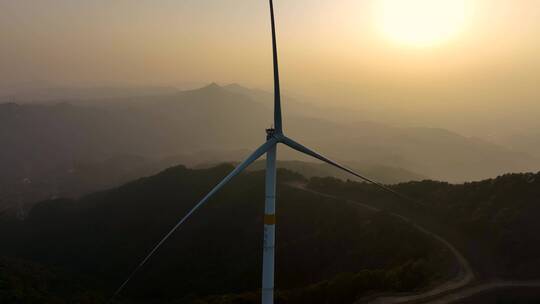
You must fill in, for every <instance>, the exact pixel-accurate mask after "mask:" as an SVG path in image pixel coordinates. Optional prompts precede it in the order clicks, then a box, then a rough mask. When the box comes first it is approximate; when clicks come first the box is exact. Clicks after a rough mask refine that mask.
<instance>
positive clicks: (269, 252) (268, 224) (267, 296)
mask: <svg viewBox="0 0 540 304" xmlns="http://www.w3.org/2000/svg"><path fill="white" fill-rule="evenodd" d="M269 3H270V21H271V28H272V55H273V65H274V128H270V129H267V130H266V142H265V143H264V144H262V145H261V146H260V147H259V148H257V149H256V150H255V151H254V152H253V153H252V154H251V155H249V156H248V157H247V158H246V159H245V160H244V161H243V162H241V163H240V164H239V165H237V166H236V168H234V170H233V171H232V172H231V173H229V175H227V176H226V177H225V178H224V179H223V180H222V181H221V182H219V184H217V185H216V186H215V187H214V188H213V189H212V190H210V192H209V193H208V194H207V195H206V196H205V197H203V198H202V199H201V201H199V202H198V203H197V204H196V205H195V206H194V207H193V208H192V209H191V210H190V211H189V212H188V213H187V214H186V215H185V216H184V217H183V218H181V219H180V221H178V223H177V224H176V225H175V226H174V227H173V228H172V229H171V230H170V231H169V232H168V233H167V234H166V235H165V236H164V237H163V238H162V239H161V240H160V241H159V242H158V243H157V244H156V245H155V246H154V247H153V249H152V250H151V251H150V252H149V253H148V255H147V256H146V257H145V258H144V259H143V260H142V261H141V262H140V263H139V265H137V267H136V268H135V270H133V272H132V273H131V275H130V276H129V277H128V278H127V279H126V280H125V281H124V282H123V283H122V285H121V286H120V287H119V288H118V289H117V290H116V292H115V293H114V295H113V297H114V296H116V295H118V294H119V293H120V292H121V291H122V289H123V288H124V287H125V286H126V284H127V283H128V282H129V281H130V280H131V279H132V278H133V276H134V275H135V274H136V273H137V272H138V271H139V269H140V268H141V267H143V266H144V265H145V264H146V262H148V260H149V259H150V258H151V257H152V256H153V255H154V253H155V252H156V251H157V250H158V249H159V248H160V247H161V245H163V243H164V242H165V241H167V239H168V238H169V237H170V236H171V235H172V234H173V233H174V232H175V231H176V230H178V228H180V226H182V224H183V223H184V222H185V221H186V220H187V219H188V218H190V217H191V215H192V214H193V213H194V212H195V211H197V209H199V208H200V207H201V206H202V205H204V204H205V203H206V202H207V201H208V200H209V199H210V198H211V197H212V196H213V195H214V194H215V193H216V192H218V191H219V190H220V189H221V188H223V187H224V186H225V185H226V184H227V183H228V182H229V181H230V180H231V179H232V178H233V177H235V176H236V175H238V174H239V173H241V172H242V171H243V170H244V169H246V168H247V167H248V166H249V165H250V164H252V163H253V162H254V161H256V160H257V159H259V158H260V157H261V156H262V155H263V154H266V189H265V192H266V196H265V208H264V244H263V266H262V293H261V302H262V304H273V303H274V256H275V243H276V239H275V231H276V213H275V210H276V157H277V155H276V154H277V145H278V144H284V145H286V146H289V147H290V148H292V149H294V150H296V151H298V152H300V153H303V154H306V155H309V156H311V157H313V158H316V159H318V160H320V161H323V162H326V163H328V164H330V165H332V166H334V167H337V168H339V169H341V170H343V171H345V172H348V173H349V174H351V175H354V176H356V177H358V178H360V179H362V180H364V181H366V182H368V183H371V184H374V185H376V186H377V187H379V188H381V189H382V190H385V191H387V192H391V193H393V194H395V195H397V196H399V197H401V198H405V199H407V200H409V199H408V198H407V197H405V196H403V195H401V194H400V193H399V192H396V191H394V190H392V189H390V188H388V187H387V186H385V185H383V184H381V183H378V182H376V181H374V180H372V179H370V178H367V177H365V176H363V175H361V174H359V173H356V172H355V171H353V170H351V169H349V168H347V167H345V166H343V165H340V164H339V163H337V162H335V161H333V160H331V159H329V158H327V157H325V156H323V155H322V154H319V153H317V152H315V151H314V150H311V149H309V148H307V147H305V146H303V145H301V144H300V143H298V142H296V141H294V140H292V139H291V138H289V137H287V136H286V135H285V133H284V132H283V125H282V116H281V92H280V85H279V65H278V52H277V39H276V26H275V18H274V4H273V0H269Z"/></svg>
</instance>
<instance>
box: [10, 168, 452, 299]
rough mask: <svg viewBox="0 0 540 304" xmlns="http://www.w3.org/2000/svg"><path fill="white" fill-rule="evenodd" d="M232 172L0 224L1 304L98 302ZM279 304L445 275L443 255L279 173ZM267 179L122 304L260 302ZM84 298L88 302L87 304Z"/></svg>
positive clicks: (38, 209) (145, 186)
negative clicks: (298, 185) (292, 185)
mask: <svg viewBox="0 0 540 304" xmlns="http://www.w3.org/2000/svg"><path fill="white" fill-rule="evenodd" d="M230 170H231V167H230V166H228V165H227V166H218V167H215V168H210V169H205V170H191V169H187V168H185V167H175V168H171V169H168V170H165V171H163V172H162V173H160V174H158V175H156V176H153V177H149V178H143V179H139V180H137V181H134V182H132V183H129V184H126V185H124V186H122V187H119V188H116V189H112V190H109V191H104V192H99V193H94V194H92V195H88V196H85V197H83V198H81V199H79V200H68V199H56V200H50V201H45V202H41V203H39V204H37V205H36V206H35V207H34V208H33V210H32V211H31V213H30V214H29V216H28V218H27V219H26V220H25V221H22V222H19V221H9V220H7V219H5V220H0V225H2V227H1V231H2V232H1V233H0V242H1V243H2V247H1V248H0V255H1V256H5V257H6V258H5V259H4V260H3V261H4V262H2V265H3V267H1V268H0V269H1V270H0V273H1V275H0V278H2V280H0V282H1V283H0V302H2V303H100V302H103V301H104V300H105V299H106V298H107V296H109V295H111V294H112V292H113V291H114V289H115V288H116V287H117V286H118V285H119V284H120V283H121V282H122V280H123V279H124V278H125V277H126V275H127V274H128V273H129V272H130V271H131V270H132V269H133V267H134V266H135V265H136V264H137V263H138V262H139V261H140V259H141V258H142V257H143V256H144V255H145V254H146V253H147V252H148V250H149V249H150V248H151V247H152V246H153V245H154V244H155V242H156V240H158V239H159V238H160V237H161V236H162V235H163V233H164V232H166V231H167V230H168V229H169V228H170V227H171V226H172V225H173V224H174V223H175V222H176V221H177V220H178V218H179V217H180V216H181V215H182V214H185V213H186V211H187V210H188V209H189V208H190V207H191V206H193V204H195V203H196V201H197V200H198V199H200V197H202V195H203V194H204V193H205V192H206V191H208V189H209V188H210V187H211V186H212V185H213V184H215V183H216V182H217V181H218V180H219V179H221V178H222V177H223V176H224V175H225V174H227V172H229V171H230ZM278 174H279V181H280V182H281V184H280V185H279V187H278V196H279V204H278V230H277V237H278V239H279V243H278V244H279V245H278V247H277V261H276V265H277V269H276V282H277V288H278V298H279V302H280V303H351V302H352V301H354V300H355V299H357V298H360V297H363V296H367V295H370V294H373V293H376V292H390V291H413V290H418V289H422V288H426V287H427V286H429V285H430V284H432V283H433V282H434V281H437V280H440V279H442V278H444V277H445V276H446V275H447V274H448V273H449V272H450V270H449V269H450V268H451V261H450V258H449V253H448V252H446V250H445V248H442V247H441V246H440V245H439V244H438V243H437V242H436V241H434V240H433V239H431V238H429V237H428V236H426V235H424V234H422V233H421V232H419V231H417V230H415V229H414V227H412V226H411V225H409V224H407V223H405V222H403V221H401V220H399V219H397V218H395V217H393V216H390V215H388V214H386V213H385V212H380V213H373V212H371V211H366V210H364V209H361V208H359V207H358V206H355V205H354V204H351V203H349V202H346V201H344V200H338V199H331V198H327V197H324V196H320V195H317V194H314V193H311V192H308V191H304V190H300V189H296V188H293V187H291V186H289V185H288V184H289V183H290V182H292V181H295V182H307V181H306V180H305V179H304V178H303V177H302V176H300V175H297V174H295V173H292V172H290V171H286V170H280V171H279V173H278ZM263 198H264V175H263V172H248V173H246V174H242V175H240V176H239V177H237V178H236V179H234V181H233V182H232V183H231V184H230V185H228V186H227V187H226V188H225V189H224V190H223V191H221V192H220V193H219V194H218V195H217V196H216V197H215V198H214V199H212V200H211V202H210V203H209V204H208V205H207V206H205V208H203V209H202V210H201V211H200V212H198V213H197V214H196V215H195V217H194V218H193V219H192V220H190V221H188V222H187V223H186V225H185V226H184V227H183V228H182V229H181V230H180V231H178V232H177V233H176V234H175V235H174V236H173V237H172V238H171V239H170V241H169V242H168V243H167V244H166V245H165V246H164V247H163V248H162V249H161V250H160V251H159V252H158V254H157V255H156V256H155V258H154V259H153V260H152V261H151V262H150V263H149V264H148V265H147V266H146V267H144V268H143V270H142V271H141V272H140V273H139V274H138V276H137V277H136V278H135V279H134V280H133V281H132V282H131V283H130V285H129V286H128V288H127V289H126V290H125V292H124V293H123V295H122V298H120V299H118V301H119V303H154V302H155V303H257V302H258V301H259V297H258V294H257V292H258V288H259V285H260V276H261V270H260V265H261V252H262V251H261V250H262V226H263V225H262V222H263ZM85 301H86V302H85Z"/></svg>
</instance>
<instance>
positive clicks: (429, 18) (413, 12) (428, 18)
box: [374, 0, 470, 47]
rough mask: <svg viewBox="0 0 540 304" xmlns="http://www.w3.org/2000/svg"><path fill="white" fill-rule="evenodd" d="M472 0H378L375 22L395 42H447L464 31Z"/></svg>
mask: <svg viewBox="0 0 540 304" xmlns="http://www.w3.org/2000/svg"><path fill="white" fill-rule="evenodd" d="M469 2H470V1H466V0H378V1H376V2H375V6H374V16H375V23H376V26H377V28H378V30H379V31H380V32H381V34H382V35H383V36H384V37H385V38H386V39H389V40H392V41H394V42H397V43H400V44H403V45H408V46H413V47H426V46H432V45H437V44H440V43H443V42H446V41H448V40H450V39H452V38H453V37H455V36H456V35H457V34H459V33H460V32H462V31H463V29H464V27H465V24H466V23H467V19H468V15H469V10H470V8H469V7H468V5H470V4H469Z"/></svg>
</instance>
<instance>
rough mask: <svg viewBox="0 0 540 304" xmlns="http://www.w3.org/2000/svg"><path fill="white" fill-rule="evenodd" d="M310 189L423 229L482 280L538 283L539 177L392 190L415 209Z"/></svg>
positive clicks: (345, 188)
mask: <svg viewBox="0 0 540 304" xmlns="http://www.w3.org/2000/svg"><path fill="white" fill-rule="evenodd" d="M309 186H310V187H312V188H313V189H317V190H318V191H323V192H328V193H333V194H335V195H337V196H339V197H344V198H353V199H359V200H363V199H366V200H369V202H370V204H373V205H377V206H379V207H382V208H385V209H387V210H389V211H396V212H399V213H401V214H405V215H407V216H408V217H410V218H412V219H414V220H415V221H416V222H419V223H423V224H424V225H425V226H427V227H429V228H430V229H434V230H436V231H438V232H439V233H441V234H443V235H444V236H445V237H446V238H447V239H449V240H451V241H452V243H454V244H455V245H456V246H458V247H459V248H460V249H461V250H462V251H463V252H464V253H465V255H466V256H467V257H468V258H469V259H470V260H471V262H472V263H473V266H474V268H475V270H476V271H477V272H478V273H479V275H480V276H483V277H486V278H503V279H531V278H535V279H537V278H540V235H539V234H538V233H537V232H538V231H540V221H539V220H538V215H540V200H539V199H538V198H539V197H540V173H537V174H533V173H528V174H506V175H503V176H500V177H497V178H494V179H488V180H484V181H480V182H472V183H465V184H459V185H453V184H448V183H443V182H435V181H423V182H410V183H403V184H399V185H397V186H395V189H397V190H399V191H401V192H403V193H405V194H406V195H408V196H409V197H411V198H413V199H414V200H416V202H417V203H412V202H408V201H404V200H399V199H396V198H394V197H392V196H391V195H390V196H389V195H387V194H385V193H382V192H380V191H378V190H377V189H375V188H374V187H372V186H369V185H366V184H362V183H356V182H350V181H349V182H342V181H340V180H336V179H332V178H313V179H312V180H311V182H310V185H309Z"/></svg>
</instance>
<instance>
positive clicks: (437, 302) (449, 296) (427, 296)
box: [289, 183, 540, 304]
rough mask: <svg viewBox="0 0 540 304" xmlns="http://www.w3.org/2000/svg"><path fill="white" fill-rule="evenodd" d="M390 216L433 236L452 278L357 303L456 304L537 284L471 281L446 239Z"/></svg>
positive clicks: (539, 284) (297, 185)
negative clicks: (450, 263) (450, 261)
mask: <svg viewBox="0 0 540 304" xmlns="http://www.w3.org/2000/svg"><path fill="white" fill-rule="evenodd" d="M289 185H290V186H292V187H294V188H296V189H300V190H303V191H307V192H311V193H314V194H317V195H320V196H323V197H328V198H332V199H338V200H343V198H341V197H338V196H335V195H329V194H326V193H321V192H318V191H315V190H312V189H308V188H307V187H306V184H302V183H291V184H289ZM346 201H347V202H348V203H351V204H354V205H357V206H360V207H362V208H364V209H367V210H370V211H372V212H379V211H381V209H379V208H376V207H373V206H371V205H368V204H366V203H362V202H359V201H354V200H349V199H347V200H346ZM389 214H390V215H392V216H394V217H396V218H399V219H401V220H402V221H404V222H407V223H409V224H410V225H412V226H413V227H414V228H416V229H417V230H418V231H420V232H422V233H424V234H426V235H428V236H430V237H432V238H434V239H435V240H437V241H438V242H439V243H441V244H442V245H443V246H445V247H446V248H447V249H448V250H450V252H451V253H452V255H453V256H454V258H455V260H456V263H457V266H458V269H459V270H458V271H457V273H456V275H455V276H454V277H453V278H450V279H449V280H447V281H446V282H444V283H442V284H440V285H438V286H435V287H434V288H432V289H430V290H427V291H424V292H420V293H414V294H411V293H396V294H392V295H384V296H379V297H377V298H375V299H373V298H371V299H370V300H367V299H361V300H359V301H358V302H357V304H359V303H368V304H398V303H401V304H404V303H424V304H450V303H456V302H457V301H459V300H463V299H466V298H469V297H471V296H473V295H477V294H480V293H483V292H487V291H491V290H495V289H501V288H512V287H540V281H491V282H485V283H481V284H475V285H473V284H472V283H473V282H474V281H475V275H474V272H473V270H472V268H471V266H470V263H469V261H467V259H466V258H465V256H463V254H462V253H461V252H460V251H459V250H458V249H457V248H456V247H454V246H453V245H452V244H451V243H450V242H448V241H447V240H446V239H445V238H443V237H442V236H440V235H438V234H436V233H434V232H432V231H429V230H427V229H426V228H424V227H422V226H420V225H418V224H416V223H414V222H413V221H411V220H410V219H409V218H407V217H405V216H402V215H400V214H396V213H392V212H390V213H389Z"/></svg>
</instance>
